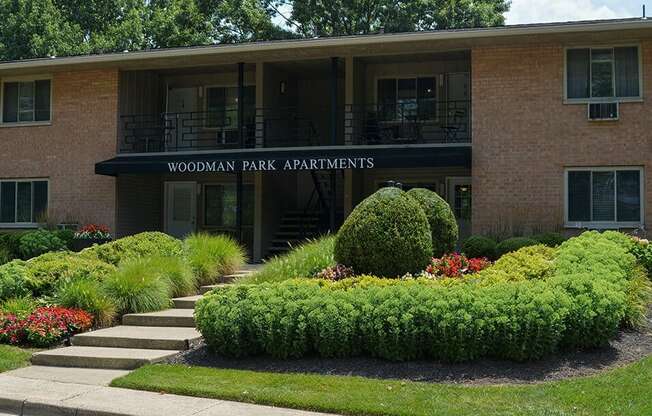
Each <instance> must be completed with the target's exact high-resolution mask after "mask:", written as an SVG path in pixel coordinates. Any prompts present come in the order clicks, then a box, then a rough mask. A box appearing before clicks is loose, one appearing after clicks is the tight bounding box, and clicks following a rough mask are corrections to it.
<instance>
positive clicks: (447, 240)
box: [407, 188, 459, 257]
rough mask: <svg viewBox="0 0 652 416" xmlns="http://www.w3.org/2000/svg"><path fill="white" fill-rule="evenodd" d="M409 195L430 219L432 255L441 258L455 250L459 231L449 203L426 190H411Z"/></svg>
mask: <svg viewBox="0 0 652 416" xmlns="http://www.w3.org/2000/svg"><path fill="white" fill-rule="evenodd" d="M407 194H408V195H409V196H410V197H412V198H413V199H414V200H415V201H417V202H418V203H419V205H421V208H422V209H423V212H424V213H425V214H426V217H427V218H428V223H429V224H430V232H431V234H432V251H433V253H432V255H433V256H434V257H441V256H443V255H444V254H447V253H450V252H452V251H453V250H455V245H456V244H457V239H458V237H459V230H458V228H457V221H456V220H455V215H454V214H453V210H452V209H451V207H450V205H448V202H446V201H444V200H443V199H442V198H441V197H440V196H439V195H437V194H436V193H435V192H433V191H431V190H429V189H425V188H413V189H410V190H409V191H408V192H407Z"/></svg>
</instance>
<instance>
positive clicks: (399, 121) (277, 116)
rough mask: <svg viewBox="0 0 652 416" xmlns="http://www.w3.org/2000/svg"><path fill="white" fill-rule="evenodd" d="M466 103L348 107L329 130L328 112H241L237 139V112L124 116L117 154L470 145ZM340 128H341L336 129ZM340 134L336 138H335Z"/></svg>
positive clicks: (287, 109)
mask: <svg viewBox="0 0 652 416" xmlns="http://www.w3.org/2000/svg"><path fill="white" fill-rule="evenodd" d="M470 104H471V103H470V101H443V102H439V101H437V102H435V101H419V102H418V103H417V102H413V103H400V104H382V105H380V104H374V105H367V106H348V107H347V108H346V109H345V111H344V112H343V113H342V111H341V110H342V109H340V111H339V112H338V114H339V116H338V119H342V114H344V116H343V117H344V119H343V120H341V121H340V123H342V124H340V128H339V129H338V126H332V125H331V121H330V120H331V119H330V111H331V110H330V108H324V109H322V110H317V109H311V110H310V111H306V110H303V109H300V108H296V107H274V108H259V109H253V108H247V109H245V111H244V114H243V123H242V125H241V128H242V134H240V133H241V132H240V129H239V127H240V123H238V110H237V108H225V109H222V110H218V111H203V112H186V113H160V114H140V115H124V116H121V117H120V142H119V152H120V153H151V152H178V151H189V150H222V149H240V148H253V147H266V148H278V147H303V146H324V145H330V144H331V138H332V132H333V129H334V128H335V129H337V130H339V132H338V135H337V136H336V137H338V140H337V144H350V145H375V144H419V143H426V144H430V143H470V142H471V129H470V120H471V117H470V109H471V105H470ZM342 127H344V128H343V129H342ZM342 131H343V132H344V137H342V135H341V132H342Z"/></svg>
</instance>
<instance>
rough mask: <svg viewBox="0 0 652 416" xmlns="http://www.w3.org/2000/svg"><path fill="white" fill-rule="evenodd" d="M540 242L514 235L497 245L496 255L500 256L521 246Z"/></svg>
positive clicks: (534, 244)
mask: <svg viewBox="0 0 652 416" xmlns="http://www.w3.org/2000/svg"><path fill="white" fill-rule="evenodd" d="M537 244H538V242H537V241H536V240H533V239H531V238H528V237H512V238H508V239H507V240H503V241H501V242H500V243H498V245H497V246H496V256H497V257H498V258H500V257H501V256H503V255H505V254H507V253H511V252H512V251H516V250H518V249H519V248H523V247H528V246H536V245H537Z"/></svg>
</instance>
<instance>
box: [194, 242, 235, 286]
mask: <svg viewBox="0 0 652 416" xmlns="http://www.w3.org/2000/svg"><path fill="white" fill-rule="evenodd" d="M184 252H185V256H186V258H187V259H188V262H189V263H190V266H191V267H192V270H193V272H194V273H195V276H197V279H198V280H199V283H200V284H202V285H208V284H212V283H215V282H217V281H218V280H219V278H220V276H222V275H225V274H231V273H233V272H235V271H236V270H237V269H238V268H239V267H241V266H242V265H243V264H244V262H245V258H246V255H245V252H244V249H243V248H242V246H240V244H238V242H237V241H235V240H234V239H233V238H231V237H229V236H227V235H210V234H206V233H199V234H192V235H190V236H189V237H188V238H186V240H185V241H184Z"/></svg>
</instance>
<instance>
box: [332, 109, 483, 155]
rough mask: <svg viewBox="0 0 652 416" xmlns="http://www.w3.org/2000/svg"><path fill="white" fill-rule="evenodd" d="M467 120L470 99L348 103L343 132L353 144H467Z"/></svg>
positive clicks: (469, 139)
mask: <svg viewBox="0 0 652 416" xmlns="http://www.w3.org/2000/svg"><path fill="white" fill-rule="evenodd" d="M470 122H471V101H470V100H465V101H435V100H419V101H416V100H414V101H407V102H402V103H384V104H371V105H364V106H349V107H348V108H347V112H346V121H345V123H346V124H345V131H346V135H347V142H348V143H350V144H353V145H374V144H420V143H427V144H430V143H470V142H471V125H470Z"/></svg>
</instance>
